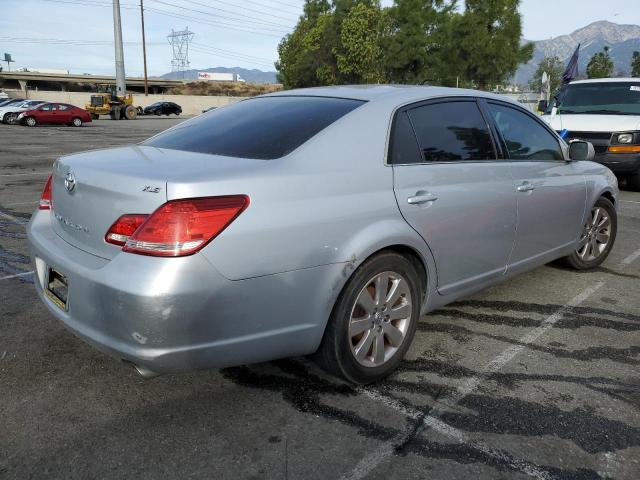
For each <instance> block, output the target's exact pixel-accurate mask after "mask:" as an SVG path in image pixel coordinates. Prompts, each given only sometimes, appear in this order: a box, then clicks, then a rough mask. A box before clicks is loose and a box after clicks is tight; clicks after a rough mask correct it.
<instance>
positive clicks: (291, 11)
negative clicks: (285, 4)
mask: <svg viewBox="0 0 640 480" xmlns="http://www.w3.org/2000/svg"><path fill="white" fill-rule="evenodd" d="M244 1H245V2H247V3H251V4H253V5H258V6H259V7H262V8H268V9H269V10H276V11H278V12H283V13H286V14H287V15H295V16H299V15H300V14H302V5H300V6H297V7H295V10H296V11H295V12H294V11H293V10H285V9H282V8H278V7H274V6H273V5H266V4H264V3H261V2H255V1H253V0H244Z"/></svg>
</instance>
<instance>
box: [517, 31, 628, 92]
mask: <svg viewBox="0 0 640 480" xmlns="http://www.w3.org/2000/svg"><path fill="white" fill-rule="evenodd" d="M533 43H534V45H535V49H534V51H533V58H532V59H531V60H530V61H529V63H527V64H524V65H521V66H520V68H519V69H518V71H517V72H516V74H515V78H514V83H516V84H519V85H526V84H527V83H529V80H531V77H532V76H533V74H534V72H535V71H536V68H538V63H540V60H542V58H543V57H545V56H557V57H558V58H560V60H562V61H563V62H564V63H565V64H566V62H567V61H568V60H569V58H570V57H571V55H572V54H573V52H574V50H575V49H576V47H577V46H578V44H580V55H579V60H578V70H579V73H580V74H581V75H584V74H585V72H586V69H587V64H588V63H589V60H590V59H591V57H592V56H593V54H595V53H597V52H599V51H601V50H602V49H603V48H604V47H605V46H608V47H609V48H610V51H609V53H610V55H611V59H612V60H613V64H614V75H615V76H629V72H630V70H631V57H632V55H633V52H634V51H635V50H638V51H640V25H619V24H617V23H612V22H607V21H600V22H594V23H591V24H589V25H587V26H586V27H584V28H580V29H578V30H576V31H575V32H573V33H571V34H569V35H561V36H559V37H555V38H551V39H549V40H539V41H534V42H533Z"/></svg>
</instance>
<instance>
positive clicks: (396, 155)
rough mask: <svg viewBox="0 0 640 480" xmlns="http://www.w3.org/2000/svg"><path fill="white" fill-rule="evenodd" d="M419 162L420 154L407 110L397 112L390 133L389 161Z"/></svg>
mask: <svg viewBox="0 0 640 480" xmlns="http://www.w3.org/2000/svg"><path fill="white" fill-rule="evenodd" d="M421 162H422V154H421V153H420V147H418V142H417V141H416V135H415V134H414V133H413V127H412V126H411V122H410V121H409V117H408V116H407V112H398V114H397V115H396V120H395V122H394V123H393V132H392V133H391V148H390V158H389V163H393V164H395V165H402V164H409V163H421Z"/></svg>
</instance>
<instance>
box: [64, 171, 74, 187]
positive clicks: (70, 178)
mask: <svg viewBox="0 0 640 480" xmlns="http://www.w3.org/2000/svg"><path fill="white" fill-rule="evenodd" d="M64 186H65V188H66V189H67V191H68V192H72V191H73V189H74V188H76V176H75V175H74V174H73V173H72V172H67V174H66V175H65V176H64Z"/></svg>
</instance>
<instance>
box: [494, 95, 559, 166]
mask: <svg viewBox="0 0 640 480" xmlns="http://www.w3.org/2000/svg"><path fill="white" fill-rule="evenodd" d="M489 110H491V114H492V115H493V118H494V120H495V122H496V126H497V127H498V130H499V131H500V134H501V135H502V138H503V139H504V142H505V143H506V144H507V150H508V151H509V158H510V159H513V160H563V159H564V156H563V155H562V149H561V148H560V143H559V142H558V140H556V138H555V136H554V135H553V134H552V133H551V132H549V130H547V129H546V128H545V127H544V126H543V125H541V124H540V123H538V121H537V120H534V119H533V118H531V117H530V116H529V115H527V114H526V113H524V112H520V111H518V110H516V109H515V108H511V107H507V106H506V105H500V104H497V103H489Z"/></svg>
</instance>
